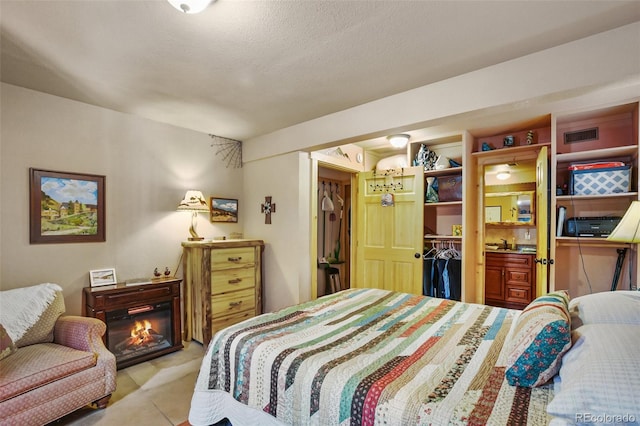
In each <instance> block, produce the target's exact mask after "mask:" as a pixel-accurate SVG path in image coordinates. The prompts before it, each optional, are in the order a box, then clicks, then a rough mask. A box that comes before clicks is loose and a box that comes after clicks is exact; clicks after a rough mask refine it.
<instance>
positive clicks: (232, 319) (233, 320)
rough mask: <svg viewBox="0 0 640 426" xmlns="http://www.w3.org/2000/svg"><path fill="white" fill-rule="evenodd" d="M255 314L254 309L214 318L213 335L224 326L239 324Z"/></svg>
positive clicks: (212, 323)
mask: <svg viewBox="0 0 640 426" xmlns="http://www.w3.org/2000/svg"><path fill="white" fill-rule="evenodd" d="M254 316H255V312H254V311H244V312H239V313H237V314H231V315H226V316H223V317H220V318H214V319H213V320H212V321H211V335H212V336H213V335H214V334H215V333H216V332H217V331H220V330H222V329H223V328H226V327H229V326H230V325H233V324H237V323H239V322H240V321H244V320H246V319H249V318H253V317H254Z"/></svg>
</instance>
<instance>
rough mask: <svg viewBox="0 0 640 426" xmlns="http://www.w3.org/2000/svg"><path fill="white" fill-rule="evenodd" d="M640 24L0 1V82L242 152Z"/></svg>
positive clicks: (625, 18) (549, 16)
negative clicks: (224, 140)
mask: <svg viewBox="0 0 640 426" xmlns="http://www.w3.org/2000/svg"><path fill="white" fill-rule="evenodd" d="M639 20H640V2H639V1H594V0H589V1H581V0H571V1H534V0H530V1H400V0H389V1H365V0H360V1H344V0H343V1H339V0H331V1H321V0H318V1H293V0H259V1H251V0H218V1H217V2H216V3H214V4H212V5H211V6H210V7H209V8H208V9H207V10H205V11H204V12H203V13H201V14H199V15H186V14H182V13H180V12H178V11H177V10H175V9H174V8H173V7H171V6H170V5H169V4H168V3H167V2H166V1H163V0H156V1H134V0H131V1H127V0H124V1H115V0H113V1H110V0H98V1H94V0H83V1H78V0H74V1H61V0H53V1H40V0H38V1H24V0H20V1H13V0H0V37H1V58H0V61H1V62H0V64H1V68H0V73H1V74H0V77H1V80H2V81H3V82H5V83H10V84H14V85H17V86H22V87H26V88H30V89H34V90H38V91H42V92H46V93H50V94H53V95H57V96H62V97H65V98H69V99H74V100H78V101H81V102H86V103H88V104H93V105H98V106H102V107H106V108H110V109H113V110H117V111H121V112H125V113H131V114H136V115H139V116H142V117H146V118H149V119H152V120H156V121H160V122H165V123H170V124H174V125H176V126H180V127H186V128H190V129H194V130H197V131H202V132H206V133H213V134H216V135H220V136H224V137H228V138H233V139H239V140H244V139H247V138H251V137H253V136H258V135H262V134H266V133H269V132H272V131H274V130H277V129H280V128H283V127H287V126H290V125H293V124H296V123H300V122H303V121H306V120H310V119H313V118H317V117H320V116H323V115H326V114H329V113H332V112H335V111H339V110H343V109H346V108H349V107H353V106H356V105H359V104H363V103H366V102H369V101H372V100H375V99H379V98H382V97H385V96H389V95H392V94H394V93H398V92H402V91H405V90H409V89H413V88H416V87H419V86H423V85H426V84H429V83H432V82H435V81H439V80H442V79H446V78H448V77H452V76H455V75H459V74H463V73H466V72H470V71H473V70H476V69H479V68H484V67H487V66H490V65H493V64H497V63H500V62H504V61H507V60H510V59H513V58H516V57H519V56H523V55H526V54H530V53H533V52H536V51H540V50H543V49H546V48H550V47H553V46H557V45H559V44H563V43H566V42H569V41H572V40H576V39H579V38H583V37H586V36H588V35H591V34H595V33H599V32H602V31H606V30H609V29H612V28H616V27H620V26H622V25H626V24H628V23H631V22H635V21H639ZM620 48H623V47H620ZM630 53H632V54H633V52H630ZM635 54H637V52H636V53H635ZM470 95H471V94H470Z"/></svg>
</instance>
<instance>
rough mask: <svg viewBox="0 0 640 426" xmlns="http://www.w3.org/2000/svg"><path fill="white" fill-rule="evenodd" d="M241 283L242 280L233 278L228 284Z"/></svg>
mask: <svg viewBox="0 0 640 426" xmlns="http://www.w3.org/2000/svg"><path fill="white" fill-rule="evenodd" d="M240 282H242V278H235V279H233V280H229V284H238V283H240Z"/></svg>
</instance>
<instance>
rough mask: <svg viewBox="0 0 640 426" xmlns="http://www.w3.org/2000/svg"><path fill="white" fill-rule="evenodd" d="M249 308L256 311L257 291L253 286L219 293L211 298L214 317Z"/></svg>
mask: <svg viewBox="0 0 640 426" xmlns="http://www.w3.org/2000/svg"><path fill="white" fill-rule="evenodd" d="M249 309H250V310H251V311H252V312H254V313H255V309H256V293H255V290H254V289H253V288H250V289H246V290H240V291H233V292H231V293H225V294H219V295H217V296H216V297H212V298H211V317H212V318H219V317H221V316H224V315H229V314H234V313H238V312H242V311H246V310H249Z"/></svg>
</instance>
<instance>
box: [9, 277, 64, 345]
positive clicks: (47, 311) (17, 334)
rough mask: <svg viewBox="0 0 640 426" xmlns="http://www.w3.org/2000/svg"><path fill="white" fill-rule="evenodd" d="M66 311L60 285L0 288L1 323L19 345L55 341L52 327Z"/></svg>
mask: <svg viewBox="0 0 640 426" xmlns="http://www.w3.org/2000/svg"><path fill="white" fill-rule="evenodd" d="M63 312H64V297H63V296H62V288H61V287H60V286H59V285H57V284H52V283H44V284H38V285H34V286H30V287H24V288H15V289H12V290H4V291H0V324H2V325H3V326H4V328H5V330H6V331H7V334H8V335H9V337H11V340H12V341H13V342H15V344H16V346H17V347H22V346H27V345H32V344H35V343H44V342H51V341H53V333H52V331H53V326H54V324H55V322H56V319H57V318H58V317H59V316H60V315H61V314H62V313H63Z"/></svg>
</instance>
